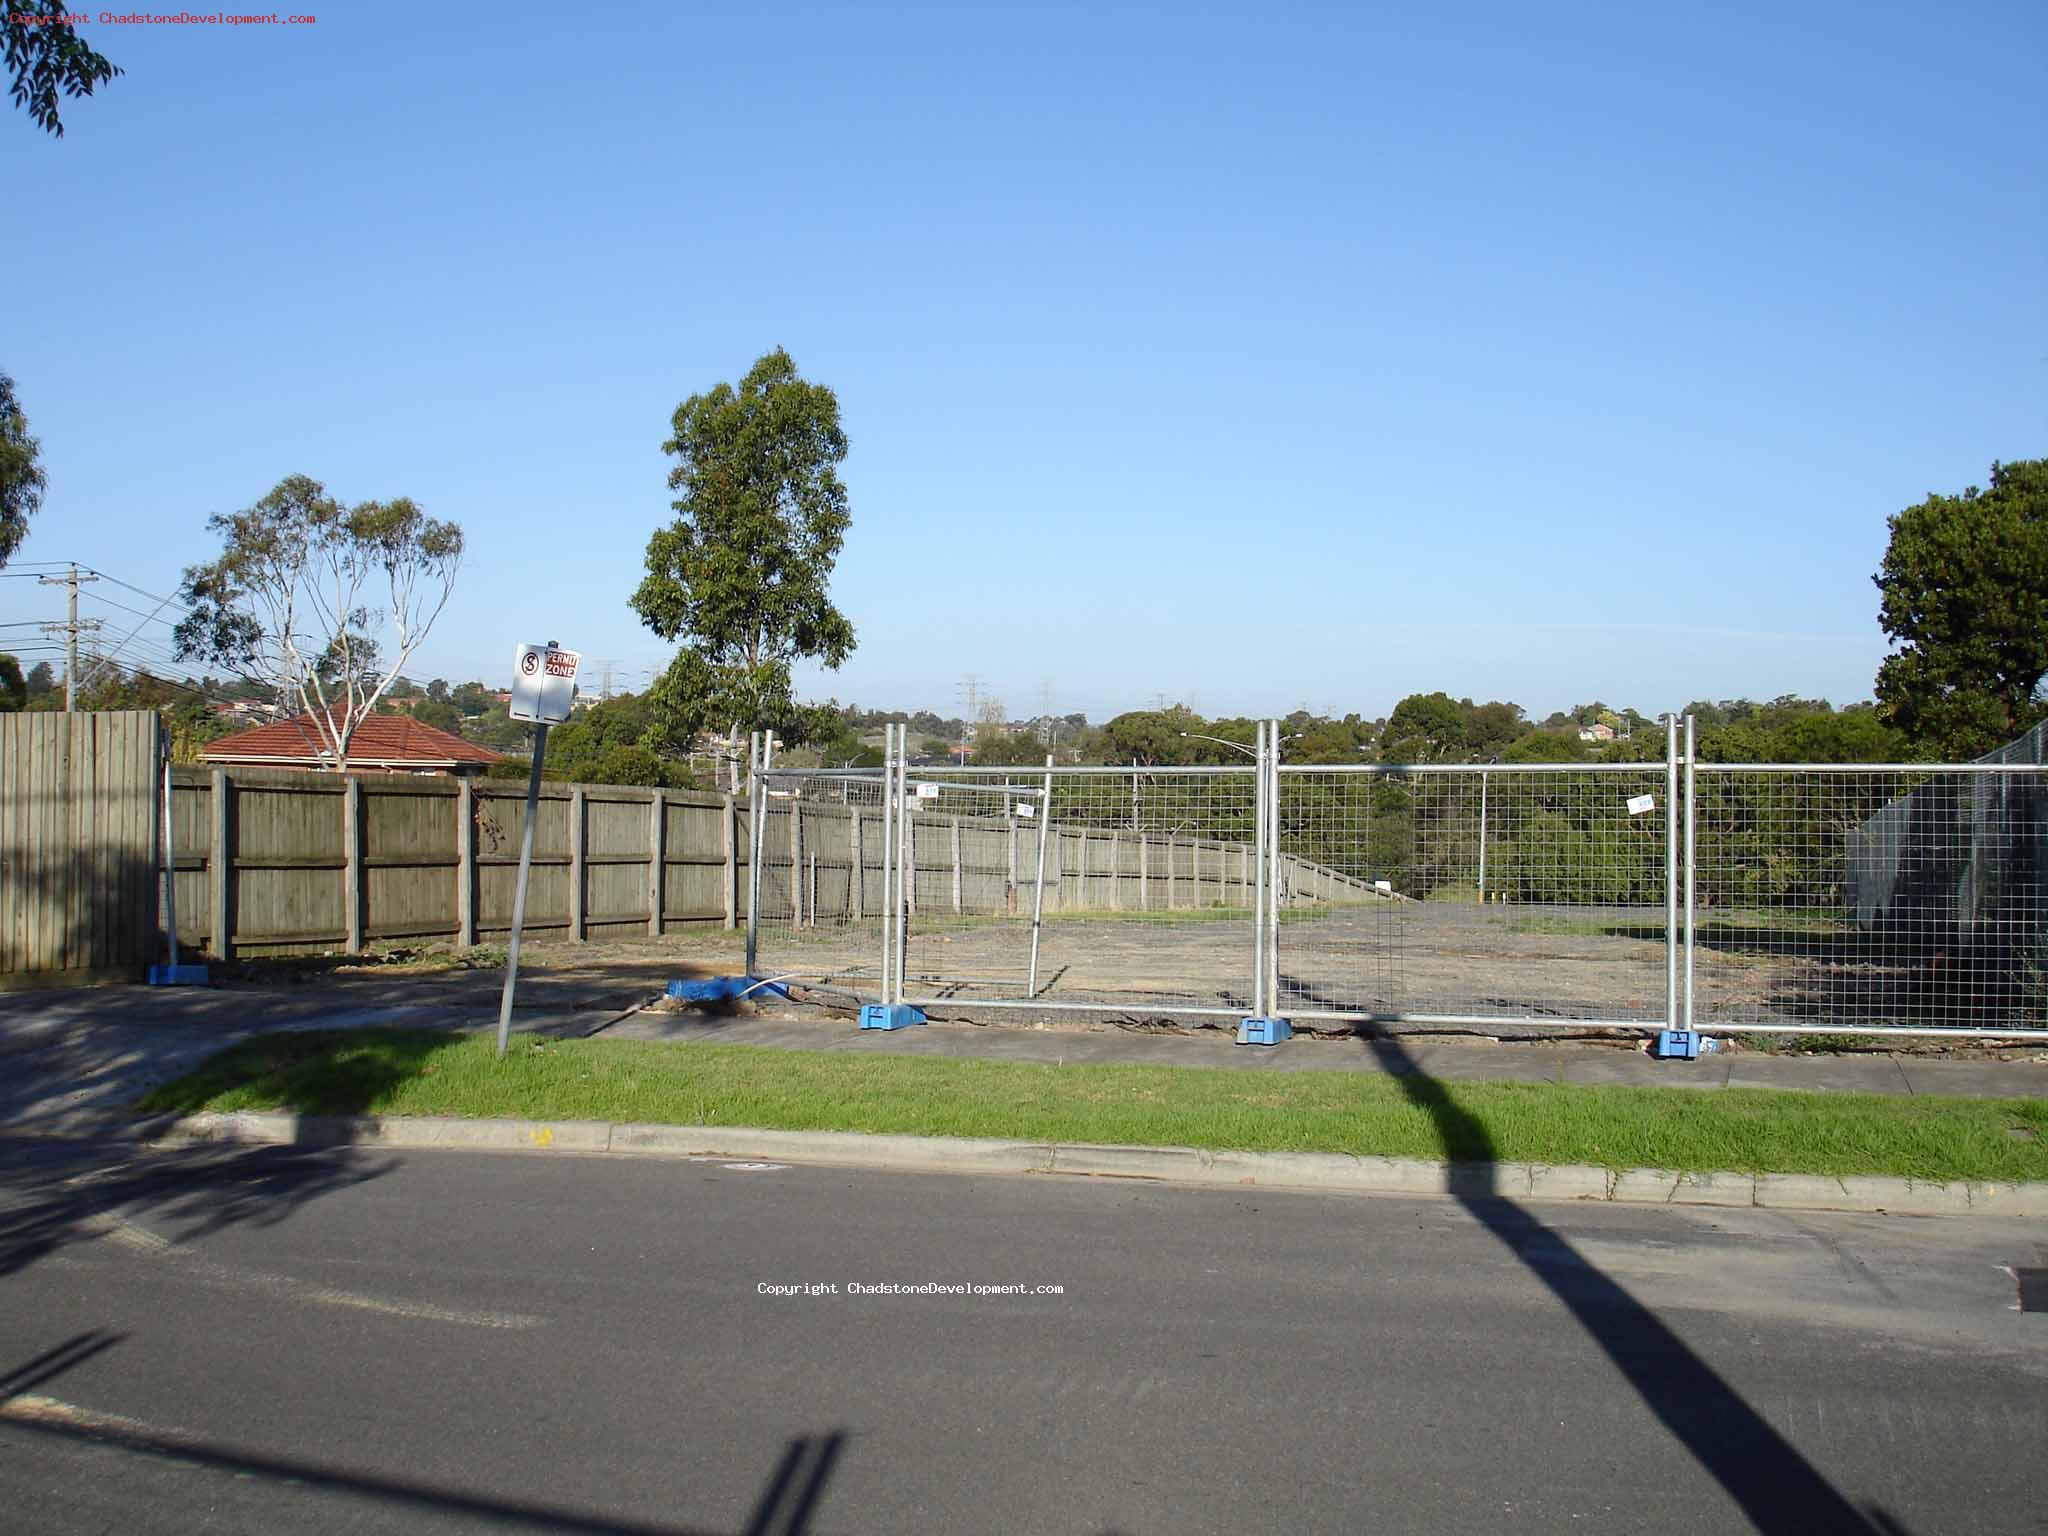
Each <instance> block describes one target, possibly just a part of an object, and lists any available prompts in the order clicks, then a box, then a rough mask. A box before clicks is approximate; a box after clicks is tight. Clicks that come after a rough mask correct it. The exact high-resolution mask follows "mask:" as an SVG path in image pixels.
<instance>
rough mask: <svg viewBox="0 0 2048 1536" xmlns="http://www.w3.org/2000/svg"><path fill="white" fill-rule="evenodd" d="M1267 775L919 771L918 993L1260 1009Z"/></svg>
mask: <svg viewBox="0 0 2048 1536" xmlns="http://www.w3.org/2000/svg"><path fill="white" fill-rule="evenodd" d="M1255 783H1256V770H1255V769H1254V768H1252V767H1251V766H1246V767H1244V768H1209V769H1161V768H1135V769H1094V768H1087V769H1077V768H1055V769H1041V770H1036V771H1034V770H1030V769H971V768H970V769H938V770H932V769H914V770H911V772H910V774H909V782H908V783H907V784H906V785H905V788H904V792H903V804H904V805H905V807H906V808H907V809H906V815H905V823H906V828H907V830H906V835H905V841H904V853H903V859H904V866H905V872H906V874H905V881H904V886H905V890H906V892H907V895H908V902H909V906H908V911H907V913H906V917H905V927H904V935H905V936H904V940H903V945H904V948H903V956H904V958H903V989H904V999H905V1000H906V1001H909V1002H912V1003H919V1004H926V1005H930V1004H938V1003H959V1002H964V1001H972V1002H977V1003H981V1004H984V1005H988V1006H1008V1005H1028V1006H1032V1007H1035V1008H1040V1009H1049V1010H1058V1009H1061V1008H1068V1007H1082V1006H1085V1007H1091V1008H1092V1007H1110V1008H1131V1009H1134V1010H1140V1011H1143V1010H1146V1009H1154V1010H1160V1011H1172V1012H1178V1013H1200V1012H1212V1013H1218V1014H1233V1015H1234V1014H1241V1013H1243V1012H1244V1011H1245V1010H1246V1009H1247V1008H1248V1007H1249V1006H1250V1004H1251V1000H1252V987H1253V976H1254V969H1255V967H1254V955H1253V932H1254V929H1253V906H1254V897H1255V895H1256V893H1257V891H1258V886H1259V868H1258V860H1257V855H1256V851H1255V848H1254V836H1255V831H1254V814H1253V812H1254V798H1255ZM1034 939H1035V942H1034Z"/></svg>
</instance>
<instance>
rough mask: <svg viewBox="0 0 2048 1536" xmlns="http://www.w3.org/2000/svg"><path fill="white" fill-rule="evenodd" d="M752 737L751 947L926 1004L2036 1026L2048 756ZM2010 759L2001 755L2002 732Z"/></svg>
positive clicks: (1393, 1017) (764, 958)
mask: <svg viewBox="0 0 2048 1536" xmlns="http://www.w3.org/2000/svg"><path fill="white" fill-rule="evenodd" d="M1277 734H1278V732H1277V728H1271V727H1269V728H1267V730H1266V731H1262V733H1261V740H1262V747H1261V751H1260V753H1259V754H1258V757H1257V760H1256V762H1252V763H1247V764H1246V765H1245V766H1243V767H1212V768H1147V767H1134V768H1093V767H1090V768H1081V767H1065V768H1054V767H1045V768H955V767H943V768H921V767H920V768H912V767H909V766H908V765H907V764H906V762H905V756H904V754H903V751H902V746H901V743H902V736H901V733H900V732H899V733H895V734H892V738H891V740H892V751H891V756H890V766H889V767H888V768H885V769H876V770H870V771H836V772H833V771H826V770H819V769H811V770H790V769H769V768H759V767H757V770H756V773H755V776H754V793H753V806H754V809H755V814H754V816H753V817H752V818H751V821H750V828H751V832H752V839H753V841H752V850H751V851H752V856H753V857H752V872H751V889H750V893H749V912H750V922H749V931H750V955H749V958H750V969H752V970H753V972H754V974H756V975H760V976H771V975H779V976H787V977H793V978H805V979H813V980H817V981H820V982H824V983H828V984H832V985H835V986H838V987H840V988H842V989H843V990H846V991H849V992H853V993H856V994H858V995H860V996H862V997H864V998H869V997H874V998H883V999H886V1000H889V1001H897V1002H909V1003H913V1004H918V1005H922V1006H942V1005H953V1006H961V1007H971V1008H988V1009H1002V1008H1027V1009H1032V1010H1038V1011H1046V1012H1050V1011H1056V1010H1060V1009H1086V1010H1091V1011H1105V1010H1124V1011H1130V1012H1133V1013H1138V1014H1141V1015H1142V1014H1146V1013H1156V1014H1161V1015H1165V1014H1196V1015H1201V1014H1212V1015H1222V1016H1244V1015H1248V1014H1250V1013H1252V1012H1254V1011H1265V1012H1270V1013H1277V1014H1281V1015H1285V1016H1289V1017H1294V1018H1299V1019H1310V1020H1316V1019H1333V1020H1359V1021H1368V1020H1369V1021H1390V1022H1398V1021H1412V1022H1423V1023H1430V1022H1434V1023H1446V1024H1473V1025H1479V1026H1486V1025H1501V1026H1516V1025H1520V1026H1533V1025H1546V1024H1548V1025H1578V1026H1587V1025H1618V1026H1635V1027H1642V1026H1650V1025H1664V1024H1671V1025H1683V1024H1687V1023H1690V1024H1693V1025H1696V1026H1697V1027H1700V1028H1708V1029H1727V1030H1744V1029H1755V1030H1770V1031H1779V1032H1792V1033H1799V1032H1807V1031H1811V1032H1823V1031H1876V1032H1886V1033H1888V1032H1894V1031H1898V1030H1934V1031H1949V1032H1953V1031H1959V1030H1961V1031H1969V1032H1973V1033H1977V1034H1999V1033H2004V1034H2009V1033H2013V1032H2016V1031H2022V1030H2036V1031H2039V1030H2043V1029H2048V889H2044V886H2048V768H2043V767H2042V766H2040V765H2039V763H2038V762H2036V761H2034V760H2033V759H2034V758H2036V757H2038V756H2039V753H2038V751H2037V750H2030V751H2028V752H2026V753H2021V752H2018V751H2013V752H2010V753H2007V754H2004V755H2003V757H1999V756H1998V755H1995V756H1994V760H1987V761H1986V762H1983V763H1977V764H1970V765H1963V766H1938V765H1927V766H1910V765H1909V766H1897V765H1891V766H1886V765H1873V766H1858V765H1785V764H1774V765H1734V764H1707V763H1698V764H1695V763H1693V762H1692V761H1691V758H1690V751H1689V749H1688V751H1687V753H1686V754H1685V755H1684V758H1683V761H1681V754H1680V752H1679V749H1678V745H1677V738H1676V735H1675V733H1674V734H1673V735H1672V737H1671V738H1670V739H1669V747H1670V750H1669V752H1668V754H1667V758H1666V760H1665V761H1664V762H1662V763H1599V764H1544V765H1526V764H1492V765H1486V766H1483V767H1482V766H1464V765H1461V766H1442V765H1428V766H1394V765H1371V766H1359V767H1354V766H1349V765H1347V766H1343V767H1320V766H1297V765H1281V766H1278V767H1277V768H1276V766H1275V765H1274V763H1273V762H1272V757H1271V752H1270V749H1268V748H1266V747H1265V746H1264V742H1265V741H1267V740H1269V739H1271V737H1276V736H1277ZM2007 759H2013V760H2007Z"/></svg>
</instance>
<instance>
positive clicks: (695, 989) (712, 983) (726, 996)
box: [668, 976, 789, 1003]
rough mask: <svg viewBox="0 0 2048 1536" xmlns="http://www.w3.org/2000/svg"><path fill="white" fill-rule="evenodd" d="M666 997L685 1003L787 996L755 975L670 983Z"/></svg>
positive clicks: (776, 985)
mask: <svg viewBox="0 0 2048 1536" xmlns="http://www.w3.org/2000/svg"><path fill="white" fill-rule="evenodd" d="M668 995H669V996H670V997H673V998H676V999H678V1000H679V1001H681V1002H685V1003H729V1002H735V1001H743V1000H744V999H746V998H750V997H787V996H789V989H788V988H787V987H785V986H783V985H782V984H781V983H780V982H775V981H763V980H761V979H760V978H759V977H758V976H712V977H708V978H706V979H705V980H703V981H672V982H670V983H669V984H668Z"/></svg>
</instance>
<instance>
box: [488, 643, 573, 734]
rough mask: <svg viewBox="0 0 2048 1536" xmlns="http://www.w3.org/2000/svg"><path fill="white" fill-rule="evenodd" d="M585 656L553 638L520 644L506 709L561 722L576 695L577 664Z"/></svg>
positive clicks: (522, 717)
mask: <svg viewBox="0 0 2048 1536" xmlns="http://www.w3.org/2000/svg"><path fill="white" fill-rule="evenodd" d="M582 660H583V653H582V652H581V651H565V650H563V649H562V648H561V647H560V646H558V645H555V644H553V643H552V642H551V643H549V644H547V645H522V646H521V647H519V652H518V654H517V655H516V656H514V657H513V659H512V702H511V703H510V705H508V706H507V708H506V713H507V714H509V715H511V717H512V718H513V719H514V720H531V721H533V722H535V723H537V724H540V725H560V724H561V723H562V722H563V721H564V720H567V719H568V718H569V705H570V704H571V703H572V702H573V701H574V700H575V698H576V667H577V664H578V663H579V662H581V661H582Z"/></svg>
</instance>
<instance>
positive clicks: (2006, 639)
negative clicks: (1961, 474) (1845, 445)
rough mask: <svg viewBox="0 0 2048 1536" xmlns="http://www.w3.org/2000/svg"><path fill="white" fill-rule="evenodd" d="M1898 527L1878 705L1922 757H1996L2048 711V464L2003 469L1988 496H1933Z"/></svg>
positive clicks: (2030, 462)
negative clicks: (2046, 697)
mask: <svg viewBox="0 0 2048 1536" xmlns="http://www.w3.org/2000/svg"><path fill="white" fill-rule="evenodd" d="M1890 527H1891V544H1890V546H1889V547H1888V548H1887V549H1886V550H1885V554H1884V564H1883V565H1882V567H1881V568H1880V569H1879V570H1878V573H1877V575H1876V576H1875V577H1873V578H1872V579H1873V580H1874V581H1875V582H1876V583H1877V587H1878V590H1879V591H1880V592H1881V593H1883V601H1882V603H1881V605H1880V607H1879V610H1878V622H1879V623H1880V624H1882V625H1883V626H1884V632H1885V634H1886V635H1888V636H1889V637H1890V638H1891V642H1892V645H1893V647H1894V649H1893V652H1892V654H1891V655H1889V656H1887V657H1886V658H1885V660H1884V662H1883V664H1882V665H1881V666H1880V667H1879V668H1878V669H1877V701H1878V705H1879V707H1880V709H1881V711H1882V712H1883V714H1884V717H1885V719H1886V720H1887V721H1888V722H1889V723H1890V724H1892V725H1894V726H1896V727H1898V728H1899V729H1900V730H1901V731H1903V732H1905V733H1906V735H1907V736H1908V737H1909V738H1910V739H1911V740H1912V741H1913V743H1914V745H1915V746H1917V747H1918V748H1920V749H1921V750H1922V751H1927V752H1932V753H1936V754H1939V755H1941V756H1944V757H1975V756H1978V755H1980V754H1982V753H1984V752H1988V751H1990V750H1991V749H1992V748H1994V747H1997V746H2000V745H2002V744H2003V743H2005V742H2007V741H2010V740H2011V739H2012V738H2013V737H2015V736H2017V735H2019V734H2020V732H2022V731H2024V730H2025V729H2026V728H2027V727H2028V726H2030V725H2032V724H2033V723H2034V722H2035V721H2036V720H2038V719H2040V718H2041V716H2042V714H2043V713H2044V710H2043V708H2042V704H2041V700H2040V697H2039V694H2040V688H2041V681H2042V678H2043V676H2044V675H2048V459H2027V460H2023V461H2020V462H2017V463H2012V464H1993V465H1992V466H1991V485H1990V488H1989V489H1988V490H1983V489H1979V488H1978V487H1976V486H1974V485H1973V486H1971V487H1970V488H1969V489H1968V490H1966V491H1964V492H1963V493H1962V495H1960V496H1940V495H1934V496H1929V497H1928V498H1927V499H1926V500H1925V501H1923V502H1920V503H1919V504H1918V505H1917V506H1911V507H1908V508H1906V510H1905V511H1903V512H1900V513H1898V514H1897V515H1896V516H1894V517H1893V518H1892V519H1891V520H1890Z"/></svg>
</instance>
